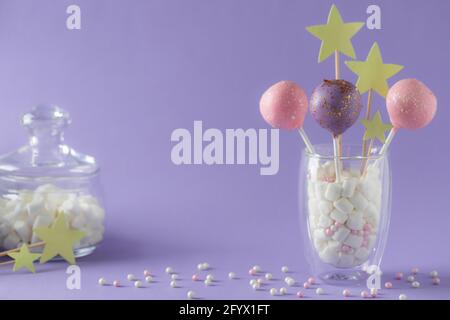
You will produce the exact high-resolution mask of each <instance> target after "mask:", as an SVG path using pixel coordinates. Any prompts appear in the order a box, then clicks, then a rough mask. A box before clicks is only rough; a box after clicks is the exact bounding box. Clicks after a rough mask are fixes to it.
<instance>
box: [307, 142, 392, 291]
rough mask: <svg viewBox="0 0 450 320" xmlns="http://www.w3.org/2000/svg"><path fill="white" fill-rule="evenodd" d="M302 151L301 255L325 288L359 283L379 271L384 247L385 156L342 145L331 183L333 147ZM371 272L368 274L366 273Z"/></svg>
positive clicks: (386, 223)
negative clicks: (330, 285)
mask: <svg viewBox="0 0 450 320" xmlns="http://www.w3.org/2000/svg"><path fill="white" fill-rule="evenodd" d="M315 152H316V154H311V153H309V152H308V151H307V150H305V151H304V152H303V155H302V161H301V169H300V211H301V227H302V229H303V230H302V233H303V236H304V237H303V238H304V246H305V248H304V249H305V254H306V258H307V260H308V263H309V264H310V267H311V269H312V272H313V274H315V275H316V276H318V277H319V278H321V279H322V280H323V281H325V282H326V283H330V284H346V283H349V284H352V283H359V282H362V281H364V280H365V279H366V278H367V276H368V273H367V272H366V271H368V270H369V267H370V270H373V268H374V266H375V267H377V268H379V266H380V263H381V258H382V256H383V251H384V248H385V246H386V241H387V235H388V229H389V221H390V209H391V206H390V204H391V172H390V166H389V160H388V155H387V154H385V155H382V156H380V155H379V154H378V152H379V150H378V149H377V148H372V149H371V150H370V154H369V156H367V157H363V156H361V154H362V147H361V146H347V147H344V148H343V150H342V156H340V157H339V158H338V161H337V163H338V167H339V168H340V170H341V179H340V181H336V166H335V162H334V155H333V146H332V145H317V146H315ZM378 270H379V269H378ZM371 272H372V271H371Z"/></svg>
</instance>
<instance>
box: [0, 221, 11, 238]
mask: <svg viewBox="0 0 450 320" xmlns="http://www.w3.org/2000/svg"><path fill="white" fill-rule="evenodd" d="M10 232H11V226H10V224H9V223H8V222H4V223H1V224H0V238H3V237H6V236H7V235H8V234H9V233H10Z"/></svg>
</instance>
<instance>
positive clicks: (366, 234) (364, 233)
mask: <svg viewBox="0 0 450 320" xmlns="http://www.w3.org/2000/svg"><path fill="white" fill-rule="evenodd" d="M369 235H370V231H368V230H364V231H363V237H364V238H367V237H368V236H369Z"/></svg>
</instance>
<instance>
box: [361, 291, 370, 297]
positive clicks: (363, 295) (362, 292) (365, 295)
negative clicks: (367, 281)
mask: <svg viewBox="0 0 450 320" xmlns="http://www.w3.org/2000/svg"><path fill="white" fill-rule="evenodd" d="M368 297H370V294H369V292H367V291H361V298H368Z"/></svg>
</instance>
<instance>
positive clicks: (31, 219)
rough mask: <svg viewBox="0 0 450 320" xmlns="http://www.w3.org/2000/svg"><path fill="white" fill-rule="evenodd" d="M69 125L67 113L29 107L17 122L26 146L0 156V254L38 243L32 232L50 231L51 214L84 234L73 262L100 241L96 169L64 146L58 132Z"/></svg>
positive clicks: (90, 160) (101, 216)
mask: <svg viewBox="0 0 450 320" xmlns="http://www.w3.org/2000/svg"><path fill="white" fill-rule="evenodd" d="M69 123H70V118H69V115H68V113H67V112H66V111H64V110H62V109H60V108H59V107H56V106H38V107H35V108H33V109H32V110H31V111H30V112H29V113H27V114H25V115H24V116H23V119H22V124H23V125H24V126H25V127H26V128H27V130H28V132H29V141H28V144H26V145H25V146H23V147H21V148H19V149H18V150H16V151H13V152H11V153H9V154H6V155H4V156H2V157H0V196H1V198H0V246H1V247H2V248H3V249H4V250H9V249H13V248H16V247H19V246H21V245H22V244H23V243H28V244H30V243H31V244H32V243H36V242H39V241H41V240H40V239H39V238H38V236H37V235H36V234H35V233H34V232H33V230H34V229H35V228H38V227H47V226H51V225H52V224H53V222H54V220H55V218H56V216H57V214H64V215H65V216H66V221H67V222H68V224H69V227H70V228H72V229H77V230H81V231H83V232H84V233H85V237H84V238H83V239H81V241H80V242H79V243H77V244H76V245H75V248H74V250H75V255H76V256H77V257H81V256H84V255H87V254H90V253H91V252H93V251H94V249H95V248H96V246H97V245H98V244H99V243H100V241H101V240H102V238H103V232H104V209H103V206H102V201H101V198H102V197H101V188H100V181H99V167H98V165H97V163H96V161H95V159H94V158H93V157H91V156H88V155H84V154H81V153H79V152H77V151H75V150H74V149H72V148H70V147H69V146H68V145H66V144H65V142H64V138H63V137H64V132H63V130H64V129H65V127H66V126H67V125H68V124H69ZM34 250H36V249H34ZM37 251H39V250H37Z"/></svg>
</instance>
